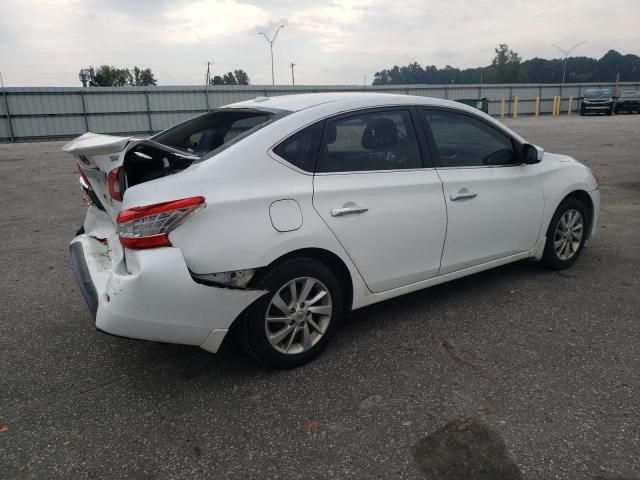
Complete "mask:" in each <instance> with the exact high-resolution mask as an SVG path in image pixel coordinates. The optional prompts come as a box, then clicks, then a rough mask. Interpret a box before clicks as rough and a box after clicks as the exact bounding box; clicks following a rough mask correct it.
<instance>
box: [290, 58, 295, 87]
mask: <svg viewBox="0 0 640 480" xmlns="http://www.w3.org/2000/svg"><path fill="white" fill-rule="evenodd" d="M289 66H290V67H291V85H295V84H296V76H295V74H294V73H293V67H295V66H296V64H295V63H293V62H291V65H289Z"/></svg>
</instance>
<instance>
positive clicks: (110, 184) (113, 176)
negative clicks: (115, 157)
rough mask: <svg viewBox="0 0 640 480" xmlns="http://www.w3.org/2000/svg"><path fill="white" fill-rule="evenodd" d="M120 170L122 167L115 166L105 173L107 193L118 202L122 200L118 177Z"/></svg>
mask: <svg viewBox="0 0 640 480" xmlns="http://www.w3.org/2000/svg"><path fill="white" fill-rule="evenodd" d="M121 170H122V167H116V168H114V169H113V170H111V171H110V172H109V174H108V175H107V188H108V189H109V195H110V196H111V198H113V199H114V200H117V201H118V202H121V201H122V191H121V189H120V180H119V179H118V176H119V174H120V171H121Z"/></svg>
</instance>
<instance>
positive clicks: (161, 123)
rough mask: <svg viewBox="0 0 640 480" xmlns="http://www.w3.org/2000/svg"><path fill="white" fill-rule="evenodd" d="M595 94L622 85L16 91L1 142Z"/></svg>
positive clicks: (505, 105)
mask: <svg viewBox="0 0 640 480" xmlns="http://www.w3.org/2000/svg"><path fill="white" fill-rule="evenodd" d="M594 87H608V88H612V89H613V88H615V87H616V85H615V84H614V83H573V84H564V85H561V84H483V85H453V84H451V85H384V86H363V87H358V86H341V85H336V86H306V85H303V86H257V85H247V86H240V85H233V86H217V85H216V86H209V87H206V86H201V87H197V86H187V87H91V88H82V87H77V88H75V87H68V88H66V87H39V88H29V87H11V88H5V89H3V90H2V91H1V92H0V93H1V96H2V100H1V101H0V142H15V141H24V140H45V139H46V140H48V139H56V138H69V137H74V136H77V135H81V134H82V133H84V132H87V131H91V132H96V133H109V134H120V135H132V134H151V133H154V132H158V131H161V130H164V129H166V128H168V127H170V126H171V125H174V124H176V123H178V122H181V121H183V120H186V119H187V118H189V117H192V116H194V115H197V114H199V113H203V112H206V111H208V110H210V109H212V108H216V107H219V106H222V105H226V104H229V103H233V102H239V101H241V100H249V99H252V98H255V97H257V96H275V95H289V94H295V93H313V92H383V93H401V94H406V95H418V96H429V97H435V98H444V99H449V100H460V99H482V98H486V99H487V102H488V112H489V114H490V115H496V116H498V115H501V116H505V115H508V116H513V115H514V114H515V115H529V114H536V111H537V112H538V115H540V114H546V113H552V112H553V111H556V110H557V108H560V111H563V112H566V111H567V110H568V107H569V105H568V102H569V98H570V97H571V99H572V100H573V99H577V98H579V97H580V96H582V93H583V92H584V90H586V89H587V88H594ZM618 88H619V89H620V90H638V89H640V82H622V83H619V84H618ZM556 97H560V99H561V100H560V102H559V104H558V103H557V102H558V100H557V99H556V100H554V98H556ZM573 101H575V100H573ZM573 101H572V102H571V103H573ZM558 105H559V107H558Z"/></svg>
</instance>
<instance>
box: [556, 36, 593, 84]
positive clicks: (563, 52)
mask: <svg viewBox="0 0 640 480" xmlns="http://www.w3.org/2000/svg"><path fill="white" fill-rule="evenodd" d="M583 43H587V41H586V40H583V41H582V42H578V43H576V44H575V45H574V46H573V47H571V48H570V49H569V50H565V49H564V48H560V47H559V46H558V45H556V44H555V43H554V44H552V45H551V46H552V47H555V48H557V49H558V50H560V52H561V53H562V55H564V67H563V68H562V84H563V85H564V79H565V77H566V76H567V57H568V56H569V54H570V53H571V52H573V51H574V50H575V49H576V48H578V47H579V46H580V45H582V44H583Z"/></svg>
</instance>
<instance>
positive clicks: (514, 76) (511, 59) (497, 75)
mask: <svg viewBox="0 0 640 480" xmlns="http://www.w3.org/2000/svg"><path fill="white" fill-rule="evenodd" d="M495 52H496V56H495V57H494V59H493V61H492V62H491V67H489V72H488V73H489V80H490V81H491V82H494V83H517V82H524V81H526V79H527V77H526V75H525V73H524V70H523V68H522V59H521V58H520V55H518V54H517V53H516V52H514V51H513V50H511V49H510V48H509V45H507V44H506V43H501V44H500V45H498V48H496V49H495Z"/></svg>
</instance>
